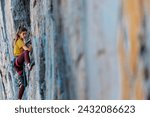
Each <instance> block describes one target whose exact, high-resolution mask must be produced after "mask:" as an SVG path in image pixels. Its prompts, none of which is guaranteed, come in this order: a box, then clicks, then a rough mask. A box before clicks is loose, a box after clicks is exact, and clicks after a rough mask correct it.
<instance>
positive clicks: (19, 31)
mask: <svg viewBox="0 0 150 117" xmlns="http://www.w3.org/2000/svg"><path fill="white" fill-rule="evenodd" d="M22 32H27V29H26V28H25V27H21V26H19V28H18V31H17V34H16V38H15V39H14V42H13V46H14V45H15V43H16V41H17V40H18V38H19V37H20V33H22Z"/></svg>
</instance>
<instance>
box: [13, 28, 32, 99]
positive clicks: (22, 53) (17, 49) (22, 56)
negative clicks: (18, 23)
mask: <svg viewBox="0 0 150 117" xmlns="http://www.w3.org/2000/svg"><path fill="white" fill-rule="evenodd" d="M26 36H27V29H26V28H24V27H20V28H19V31H18V32H17V34H16V38H15V41H14V57H15V61H14V67H15V70H16V71H17V73H18V76H19V77H18V83H19V93H18V99H22V95H23V93H24V90H25V87H26V86H25V81H24V80H25V78H24V75H23V72H24V71H23V70H24V68H23V67H24V63H25V65H26V66H27V68H28V70H31V67H32V66H31V63H30V58H29V52H30V51H31V49H32V45H30V46H29V47H27V46H26V45H25V43H24V41H25V39H26Z"/></svg>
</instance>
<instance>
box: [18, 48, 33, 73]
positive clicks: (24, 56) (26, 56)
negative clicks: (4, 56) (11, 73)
mask: <svg viewBox="0 0 150 117" xmlns="http://www.w3.org/2000/svg"><path fill="white" fill-rule="evenodd" d="M24 62H26V63H27V64H28V63H30V58H29V51H28V50H25V51H24V52H23V53H22V54H21V55H20V56H18V57H17V58H16V60H15V69H16V71H17V73H18V74H19V75H22V73H23V64H24Z"/></svg>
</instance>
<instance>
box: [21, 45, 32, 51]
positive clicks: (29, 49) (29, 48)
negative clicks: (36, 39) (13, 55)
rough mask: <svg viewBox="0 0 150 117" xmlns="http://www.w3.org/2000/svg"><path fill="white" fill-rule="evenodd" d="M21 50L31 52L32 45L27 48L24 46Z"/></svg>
mask: <svg viewBox="0 0 150 117" xmlns="http://www.w3.org/2000/svg"><path fill="white" fill-rule="evenodd" d="M22 48H23V49H24V50H28V51H31V50H32V45H30V46H29V47H27V46H26V45H24V46H23V47H22Z"/></svg>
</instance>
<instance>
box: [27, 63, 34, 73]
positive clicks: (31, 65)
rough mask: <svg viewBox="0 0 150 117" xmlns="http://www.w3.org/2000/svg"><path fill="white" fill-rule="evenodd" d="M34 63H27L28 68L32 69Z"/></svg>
mask: <svg viewBox="0 0 150 117" xmlns="http://www.w3.org/2000/svg"><path fill="white" fill-rule="evenodd" d="M33 65H34V62H32V63H28V64H27V68H28V70H29V71H30V70H31V69H32V67H33Z"/></svg>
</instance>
